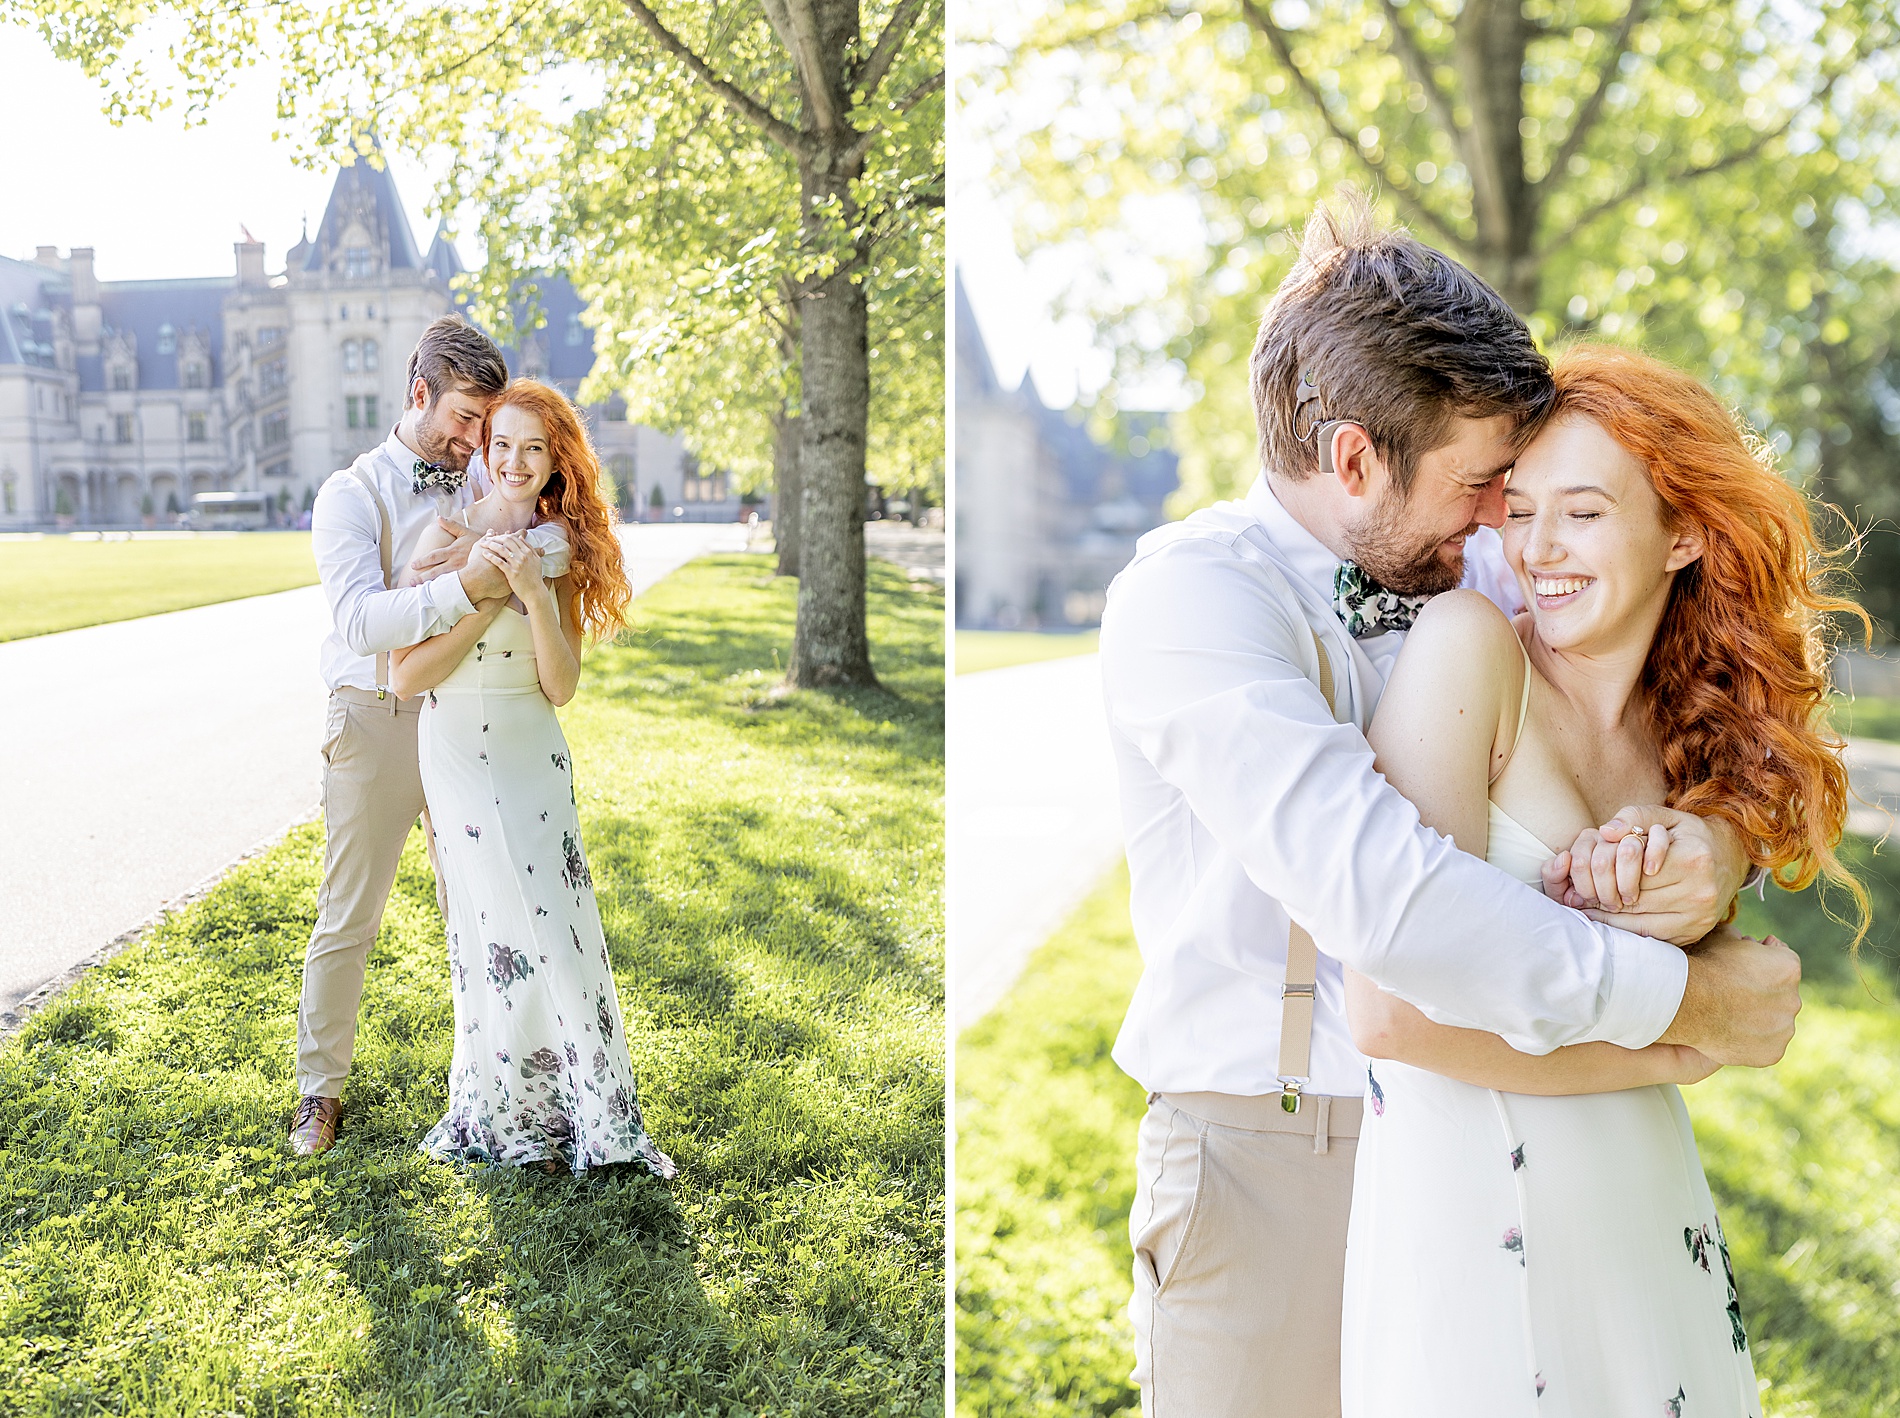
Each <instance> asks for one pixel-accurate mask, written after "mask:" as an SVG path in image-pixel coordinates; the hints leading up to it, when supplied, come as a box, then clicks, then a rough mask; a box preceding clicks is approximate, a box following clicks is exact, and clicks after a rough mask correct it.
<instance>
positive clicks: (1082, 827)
mask: <svg viewBox="0 0 1900 1418" xmlns="http://www.w3.org/2000/svg"><path fill="white" fill-rule="evenodd" d="M949 722H950V736H949V743H948V744H947V748H948V750H949V755H950V759H949V761H950V784H951V786H950V821H951V824H952V825H951V834H952V837H951V842H950V848H951V858H950V862H951V866H950V871H951V878H950V880H951V887H950V908H951V910H950V931H951V935H950V939H951V941H952V942H953V949H954V955H955V972H956V973H955V1006H956V1027H957V1028H958V1029H964V1028H967V1027H969V1025H970V1024H972V1023H973V1022H975V1021H976V1020H977V1019H978V1018H980V1017H981V1016H982V1015H983V1014H984V1013H985V1012H986V1011H987V1010H988V1009H989V1008H990V1006H992V1005H994V1004H995V1003H996V1002H997V1001H998V1000H999V999H1001V998H1002V997H1003V995H1004V994H1006V993H1007V992H1008V990H1009V987H1010V986H1011V985H1012V984H1014V983H1015V981H1016V977H1017V975H1019V974H1020V973H1021V972H1022V968H1023V965H1024V963H1025V962H1026V961H1027V960H1028V959H1029V956H1030V954H1031V952H1033V951H1034V950H1035V949H1036V947H1037V946H1039V945H1041V944H1042V943H1043V941H1044V940H1046V939H1047V938H1048V937H1049V935H1050V933H1051V932H1052V931H1054V930H1055V928H1056V927H1057V926H1059V925H1060V924H1061V923H1062V921H1063V919H1064V918H1065V917H1066V916H1067V915H1068V914H1069V913H1070V912H1071V911H1073V910H1074V909H1075V908H1076V906H1077V905H1079V904H1080V903H1081V901H1082V899H1083V898H1084V897H1085V896H1087V894H1088V893H1089V891H1090V889H1091V888H1092V887H1094V885H1095V884H1096V882H1098V881H1099V880H1100V879H1101V877H1102V874H1103V873H1104V872H1106V871H1107V870H1108V869H1109V868H1110V867H1112V866H1113V865H1114V864H1115V863H1116V861H1117V860H1119V859H1120V857H1121V851H1122V837H1121V811H1120V808H1119V806H1118V804H1117V802H1116V796H1115V765H1114V760H1113V758H1112V757H1111V756H1110V753H1109V747H1108V727H1107V725H1106V723H1105V722H1104V721H1103V718H1102V689H1101V670H1100V657H1099V656H1096V655H1076V656H1073V657H1071V658H1068V659H1062V660H1048V661H1044V662H1043V663H1041V664H1033V665H1015V666H1011V667H1010V668H1008V669H1001V670H985V671H983V672H981V673H978V674H968V675H953V676H951V679H950V703H949Z"/></svg>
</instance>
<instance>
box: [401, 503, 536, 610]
mask: <svg viewBox="0 0 1900 1418" xmlns="http://www.w3.org/2000/svg"><path fill="white" fill-rule="evenodd" d="M436 520H437V521H438V522H439V523H440V524H441V527H442V529H443V530H444V531H446V532H448V533H450V534H451V535H453V536H454V538H455V540H454V541H452V542H450V543H449V544H448V545H447V546H444V547H438V548H437V549H436V550H434V551H431V552H425V553H423V554H422V555H421V556H419V557H417V558H416V560H415V563H414V565H413V567H412V573H413V575H414V576H415V578H416V579H417V580H418V581H427V580H430V579H431V578H433V577H436V576H443V575H446V574H448V573H450V572H457V573H459V574H460V575H461V578H462V589H463V590H465V591H466V592H468V598H469V600H471V601H473V602H475V603H476V604H477V605H482V604H483V603H484V602H487V601H505V600H507V598H508V597H509V595H510V594H513V595H516V596H519V597H520V598H521V603H522V606H523V607H524V608H525V607H527V606H528V605H529V604H530V598H532V597H535V596H540V595H546V594H548V590H547V582H546V581H544V580H543V579H542V576H541V550H540V548H539V547H537V546H535V545H534V544H533V543H532V542H530V541H529V540H528V538H527V535H526V534H525V533H522V532H477V531H475V530H473V529H472V528H469V527H465V526H463V525H462V524H461V523H460V522H455V521H451V520H450V519H448V518H446V517H440V518H437V519H436Z"/></svg>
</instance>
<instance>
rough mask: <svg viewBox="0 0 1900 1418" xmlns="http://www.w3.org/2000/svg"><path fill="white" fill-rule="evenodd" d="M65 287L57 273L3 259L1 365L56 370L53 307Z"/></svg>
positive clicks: (0, 272) (0, 274) (0, 266)
mask: <svg viewBox="0 0 1900 1418" xmlns="http://www.w3.org/2000/svg"><path fill="white" fill-rule="evenodd" d="M64 284H65V277H64V276H63V275H61V274H60V273H59V272H58V271H53V270H49V269H47V268H46V267H45V266H41V265H37V264H35V263H34V262H31V261H15V260H12V259H10V258H9V257H5V256H0V364H31V365H38V366H40V367H41V368H44V369H51V368H52V367H53V312H52V305H53V302H54V301H56V300H58V298H59V295H60V293H61V291H60V287H62V286H63V285H64ZM48 287H52V289H48Z"/></svg>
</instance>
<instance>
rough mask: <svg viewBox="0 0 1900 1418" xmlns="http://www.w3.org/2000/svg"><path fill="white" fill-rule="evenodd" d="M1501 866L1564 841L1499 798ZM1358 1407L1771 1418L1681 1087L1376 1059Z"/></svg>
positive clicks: (1364, 1207)
mask: <svg viewBox="0 0 1900 1418" xmlns="http://www.w3.org/2000/svg"><path fill="white" fill-rule="evenodd" d="M1490 820H1491V823H1490V825H1491V832H1490V846H1489V850H1488V852H1487V854H1486V855H1487V858H1488V859H1489V860H1490V861H1491V862H1492V863H1493V864H1494V865H1496V866H1499V867H1501V868H1503V869H1504V870H1505V871H1508V872H1510V873H1511V874H1512V875H1513V876H1516V877H1518V878H1519V879H1520V880H1523V881H1526V882H1529V883H1531V884H1533V885H1534V884H1537V883H1538V881H1539V868H1540V866H1541V865H1542V863H1543V861H1544V860H1545V859H1546V858H1547V857H1549V856H1550V855H1551V853H1550V851H1549V849H1548V848H1547V847H1545V846H1544V844H1543V843H1542V842H1540V841H1538V839H1537V838H1536V837H1534V836H1532V834H1531V833H1530V832H1529V830H1528V829H1526V828H1524V827H1523V826H1521V825H1520V824H1519V823H1517V822H1516V821H1515V820H1513V819H1512V818H1509V817H1507V816H1505V814H1504V813H1503V811H1502V810H1501V809H1499V808H1498V807H1497V806H1496V805H1495V804H1493V805H1492V807H1491V812H1490ZM1342 1340H1343V1343H1342V1348H1341V1373H1340V1379H1341V1382H1340V1390H1341V1400H1342V1408H1343V1412H1344V1418H1392V1415H1396V1414H1404V1415H1405V1418H1473V1415H1478V1414H1482V1415H1485V1418H1760V1415H1761V1400H1760V1398H1759V1396H1758V1392H1757V1388H1756V1383H1755V1371H1754V1366H1753V1364H1752V1363H1751V1362H1750V1359H1749V1353H1748V1337H1747V1334H1746V1333H1745V1331H1744V1330H1743V1327H1742V1313H1741V1307H1740V1305H1739V1303H1738V1301H1737V1299H1736V1294H1735V1279H1734V1273H1733V1271H1732V1270H1731V1268H1730V1265H1729V1256H1728V1246H1727V1244H1726V1243H1725V1242H1724V1241H1723V1239H1722V1226H1721V1223H1720V1222H1719V1221H1718V1220H1717V1219H1716V1215H1715V1205H1714V1202H1713V1201H1712V1200H1711V1199H1710V1196H1709V1187H1708V1182H1707V1180H1706V1178H1705V1177H1704V1176H1703V1172H1702V1162H1701V1158H1700V1157H1699V1155H1698V1154H1697V1152H1696V1144H1695V1135H1694V1133H1693V1132H1692V1131H1691V1130H1690V1127H1689V1115H1688V1112H1687V1110H1686V1109H1685V1108H1684V1107H1683V1103H1682V1095H1681V1094H1680V1093H1679V1092H1678V1091H1677V1090H1676V1088H1675V1087H1674V1086H1673V1085H1662V1086H1655V1087H1648V1088H1632V1089H1628V1090H1626V1091H1623V1092H1619V1093H1598V1094H1588V1095H1580V1096H1575V1097H1563V1098H1538V1097H1528V1096H1526V1095H1523V1094H1517V1093H1499V1092H1494V1091H1492V1090H1490V1089H1485V1088H1475V1087H1472V1086H1471V1085H1470V1084H1466V1083H1458V1082H1455V1081H1454V1080H1452V1079H1449V1078H1441V1077H1439V1076H1438V1075H1437V1074H1433V1073H1427V1072H1425V1071H1424V1070H1422V1069H1417V1068H1411V1067H1408V1066H1407V1065H1405V1064H1400V1063H1394V1062H1391V1061H1389V1060H1384V1059H1375V1060H1374V1061H1373V1063H1372V1066H1371V1070H1370V1075H1369V1078H1368V1082H1367V1092H1366V1114H1365V1122H1364V1124H1363V1126H1362V1131H1361V1134H1360V1138H1359V1147H1358V1160H1357V1171H1356V1173H1355V1176H1354V1182H1353V1200H1352V1222H1351V1227H1350V1230H1349V1233H1348V1239H1347V1248H1346V1297H1345V1312H1344V1330H1343V1333H1342Z"/></svg>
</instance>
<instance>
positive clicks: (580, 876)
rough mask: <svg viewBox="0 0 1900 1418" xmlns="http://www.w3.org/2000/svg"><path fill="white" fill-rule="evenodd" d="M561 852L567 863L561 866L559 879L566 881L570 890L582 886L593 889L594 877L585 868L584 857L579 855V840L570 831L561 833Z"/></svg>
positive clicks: (576, 889) (578, 888)
mask: <svg viewBox="0 0 1900 1418" xmlns="http://www.w3.org/2000/svg"><path fill="white" fill-rule="evenodd" d="M561 853H562V855H563V856H565V857H566V858H567V864H566V865H565V866H563V867H562V868H561V880H562V881H564V882H566V883H567V886H568V889H569V890H571V891H579V890H580V889H581V888H582V887H583V886H585V887H587V888H588V889H589V890H592V889H593V885H594V878H593V876H592V874H591V873H589V871H588V870H587V861H586V858H584V857H582V856H581V844H580V841H579V840H578V839H577V838H576V837H575V836H574V834H573V833H571V832H563V833H562V834H561Z"/></svg>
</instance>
